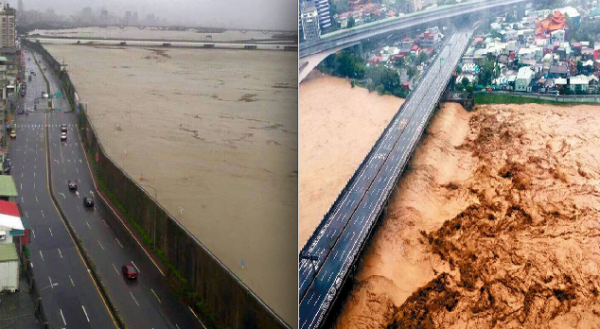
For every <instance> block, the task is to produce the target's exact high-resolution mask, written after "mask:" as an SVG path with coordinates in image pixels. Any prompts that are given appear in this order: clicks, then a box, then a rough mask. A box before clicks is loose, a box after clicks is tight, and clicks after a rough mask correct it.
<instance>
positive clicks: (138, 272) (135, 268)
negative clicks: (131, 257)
mask: <svg viewBox="0 0 600 329" xmlns="http://www.w3.org/2000/svg"><path fill="white" fill-rule="evenodd" d="M131 264H133V267H135V269H136V270H137V271H138V274H139V273H142V271H140V269H139V268H138V267H137V265H135V263H134V262H133V261H131Z"/></svg>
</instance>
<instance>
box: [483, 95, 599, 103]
mask: <svg viewBox="0 0 600 329" xmlns="http://www.w3.org/2000/svg"><path fill="white" fill-rule="evenodd" d="M531 103H533V104H552V105H578V104H590V103H592V102H590V103H583V102H557V101H553V100H548V99H539V98H535V97H528V96H527V95H526V94H523V95H515V94H475V104H531ZM592 104H593V103H592Z"/></svg>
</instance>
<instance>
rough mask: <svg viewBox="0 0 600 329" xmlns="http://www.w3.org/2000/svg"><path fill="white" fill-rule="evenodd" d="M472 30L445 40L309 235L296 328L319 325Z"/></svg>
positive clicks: (384, 202) (373, 223) (378, 213)
mask: <svg viewBox="0 0 600 329" xmlns="http://www.w3.org/2000/svg"><path fill="white" fill-rule="evenodd" d="M471 33H472V31H468V32H458V33H456V34H453V35H452V36H450V37H449V38H448V40H446V41H445V43H444V45H443V47H442V49H441V51H440V54H439V55H438V57H437V58H436V59H434V60H433V62H432V63H431V65H430V67H429V68H428V70H427V71H426V73H425V75H424V77H423V78H422V79H421V82H420V83H419V86H418V87H417V89H416V90H414V91H413V92H412V93H411V95H410V96H409V97H408V99H407V100H406V102H405V103H404V104H403V105H402V107H401V108H400V110H399V111H398V113H397V114H396V115H395V116H394V118H393V119H392V121H391V123H390V124H389V125H388V127H387V128H386V130H385V131H384V132H383V134H382V135H381V137H380V138H379V140H378V141H377V143H376V144H375V146H374V147H373V148H372V149H371V152H370V153H369V154H368V155H367V157H366V158H365V160H364V161H363V163H362V164H361V166H360V167H359V169H358V170H357V171H356V173H355V174H354V176H353V177H352V179H351V180H350V181H349V182H348V185H347V186H346V188H344V190H343V191H342V193H341V194H340V195H339V197H338V199H337V200H336V202H335V203H334V204H333V206H332V207H331V209H330V210H329V212H328V213H327V215H326V216H325V218H324V219H323V221H322V222H321V224H320V225H319V227H317V229H316V230H315V232H314V233H313V235H312V236H311V238H310V239H309V240H308V242H307V243H306V245H305V246H304V248H302V251H301V255H305V256H311V257H312V258H313V259H306V258H301V260H300V262H299V288H298V290H299V317H300V328H301V329H306V328H318V327H319V326H320V325H322V324H323V320H324V318H325V317H326V316H327V314H328V312H329V311H330V307H331V305H332V303H333V301H334V300H335V299H336V298H337V295H338V291H339V289H340V288H341V286H342V284H343V283H344V281H345V280H346V278H347V274H348V271H349V269H350V267H351V266H352V265H353V264H354V263H355V261H356V258H357V256H358V255H359V253H360V251H361V250H362V247H363V246H364V244H365V242H366V240H367V238H368V237H369V236H370V234H371V230H372V229H373V227H374V225H375V223H376V221H377V219H378V217H379V216H380V214H381V213H382V210H383V208H384V207H385V206H386V203H387V200H388V198H389V196H390V194H391V193H392V191H393V189H394V187H395V186H396V184H397V182H398V179H399V178H400V175H401V173H402V171H403V169H404V167H405V166H406V164H407V163H408V161H409V159H410V157H411V155H412V152H413V151H414V149H415V147H416V145H417V143H418V141H419V139H420V138H421V135H422V133H423V131H424V130H425V128H426V125H427V123H428V122H429V119H430V118H431V116H432V114H433V111H434V110H435V106H436V104H437V103H438V101H439V98H440V96H441V94H442V92H443V90H444V89H445V87H446V85H447V83H448V81H449V79H450V76H451V74H452V71H453V70H454V68H455V67H456V65H457V63H458V61H459V59H460V56H461V55H462V53H463V52H464V50H465V48H466V46H467V45H468V41H469V37H470V35H471Z"/></svg>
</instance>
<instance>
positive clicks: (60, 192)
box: [58, 192, 67, 199]
mask: <svg viewBox="0 0 600 329" xmlns="http://www.w3.org/2000/svg"><path fill="white" fill-rule="evenodd" d="M58 194H60V195H62V196H63V198H64V199H66V198H67V197H66V196H65V194H64V193H62V192H59V193H58Z"/></svg>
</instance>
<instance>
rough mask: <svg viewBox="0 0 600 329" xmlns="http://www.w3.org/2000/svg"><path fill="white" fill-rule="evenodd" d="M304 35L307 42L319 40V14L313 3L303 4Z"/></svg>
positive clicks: (306, 2) (302, 21)
mask: <svg viewBox="0 0 600 329" xmlns="http://www.w3.org/2000/svg"><path fill="white" fill-rule="evenodd" d="M301 23H302V32H303V33H302V35H303V36H304V40H305V41H313V40H319V38H321V28H320V26H319V14H318V12H317V7H315V5H314V4H313V3H312V2H311V1H305V2H303V3H302V17H301Z"/></svg>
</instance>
